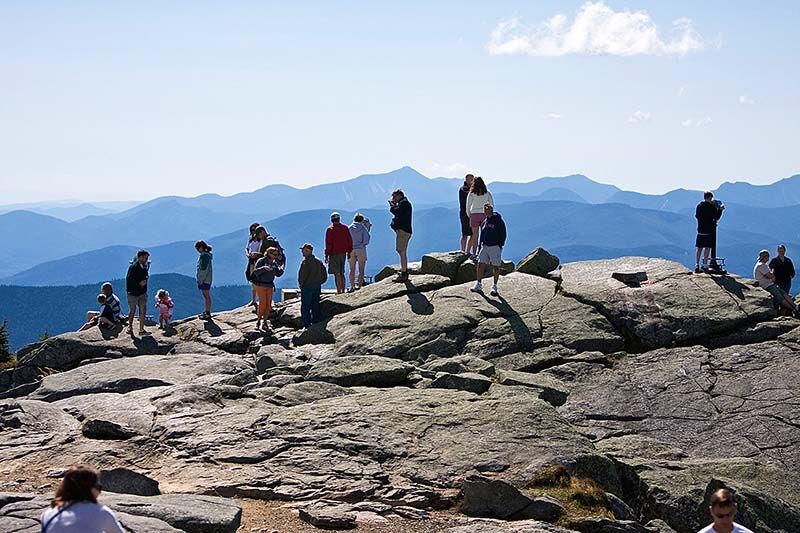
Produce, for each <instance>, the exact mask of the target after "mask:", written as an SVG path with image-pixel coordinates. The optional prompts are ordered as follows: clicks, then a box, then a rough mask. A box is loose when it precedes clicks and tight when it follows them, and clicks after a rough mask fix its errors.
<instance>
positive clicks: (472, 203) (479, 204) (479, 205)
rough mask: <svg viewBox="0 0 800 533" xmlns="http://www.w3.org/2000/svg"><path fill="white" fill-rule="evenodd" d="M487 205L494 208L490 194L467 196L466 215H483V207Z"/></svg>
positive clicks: (472, 193) (471, 194)
mask: <svg viewBox="0 0 800 533" xmlns="http://www.w3.org/2000/svg"><path fill="white" fill-rule="evenodd" d="M486 204H489V205H491V206H492V207H494V198H492V193H490V192H489V191H486V194H481V195H480V196H478V195H477V194H475V193H474V192H471V193H469V194H468V195H467V214H468V215H474V214H476V213H483V207H484V206H485V205H486Z"/></svg>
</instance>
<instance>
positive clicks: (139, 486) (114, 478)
mask: <svg viewBox="0 0 800 533" xmlns="http://www.w3.org/2000/svg"><path fill="white" fill-rule="evenodd" d="M100 483H101V484H102V485H103V490H105V491H107V492H117V493H120V494H136V495H137V496H158V495H159V494H161V491H160V490H159V487H158V481H156V480H155V479H153V478H151V477H148V476H146V475H144V474H140V473H139V472H135V471H133V470H130V469H128V468H111V469H109V470H101V471H100Z"/></svg>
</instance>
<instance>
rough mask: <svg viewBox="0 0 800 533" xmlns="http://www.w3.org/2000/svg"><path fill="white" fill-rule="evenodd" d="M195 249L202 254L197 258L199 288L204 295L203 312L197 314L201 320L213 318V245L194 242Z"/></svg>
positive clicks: (204, 242)
mask: <svg viewBox="0 0 800 533" xmlns="http://www.w3.org/2000/svg"><path fill="white" fill-rule="evenodd" d="M194 249H195V250H197V253H198V254H200V255H199V256H198V258H197V274H196V276H195V277H196V279H197V288H198V290H199V291H200V294H202V295H203V304H204V305H203V312H202V313H201V314H200V315H198V316H197V318H199V319H201V320H210V319H211V283H212V279H213V271H214V269H213V262H212V261H213V259H214V256H213V254H212V253H211V245H210V244H208V243H207V242H206V241H197V242H196V243H194Z"/></svg>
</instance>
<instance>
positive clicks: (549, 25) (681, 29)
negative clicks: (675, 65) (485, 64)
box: [487, 1, 706, 57]
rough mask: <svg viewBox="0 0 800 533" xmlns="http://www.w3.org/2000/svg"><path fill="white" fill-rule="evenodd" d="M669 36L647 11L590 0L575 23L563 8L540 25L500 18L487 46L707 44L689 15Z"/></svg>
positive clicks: (558, 48)
mask: <svg viewBox="0 0 800 533" xmlns="http://www.w3.org/2000/svg"><path fill="white" fill-rule="evenodd" d="M672 34H673V35H672V36H671V38H669V39H667V40H665V39H664V38H662V36H661V35H659V31H658V27H657V26H656V23H655V22H654V21H653V19H652V18H650V14H649V13H647V12H646V11H614V10H613V9H612V8H610V7H609V6H607V5H606V4H605V3H604V2H602V1H600V2H586V3H585V4H583V5H582V6H581V7H580V8H579V9H578V12H577V13H576V14H575V18H574V19H573V20H572V22H571V23H570V22H569V21H568V17H567V16H566V15H564V14H563V13H559V14H556V15H554V16H552V17H550V18H549V19H548V20H545V21H544V22H541V23H539V24H538V25H526V24H523V23H522V21H521V20H520V19H519V18H511V19H508V20H504V21H502V22H499V23H498V24H497V26H496V27H495V29H494V30H493V31H492V33H491V36H490V39H489V43H488V44H487V49H488V51H489V53H490V54H492V55H529V56H545V57H557V56H565V55H572V54H574V55H614V56H634V55H659V56H661V55H677V56H684V55H686V54H688V53H689V52H693V51H696V50H702V49H703V48H705V47H706V43H705V42H704V40H703V39H702V38H701V37H700V36H699V35H698V34H697V32H696V31H695V30H694V27H693V26H692V21H691V20H690V19H688V18H680V19H678V20H675V21H674V22H673V23H672Z"/></svg>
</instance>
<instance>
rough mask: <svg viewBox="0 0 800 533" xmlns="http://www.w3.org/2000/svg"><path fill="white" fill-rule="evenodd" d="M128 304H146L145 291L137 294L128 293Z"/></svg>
mask: <svg viewBox="0 0 800 533" xmlns="http://www.w3.org/2000/svg"><path fill="white" fill-rule="evenodd" d="M128 305H129V306H130V307H146V306H147V293H144V294H141V295H139V296H134V295H133V294H128Z"/></svg>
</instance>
